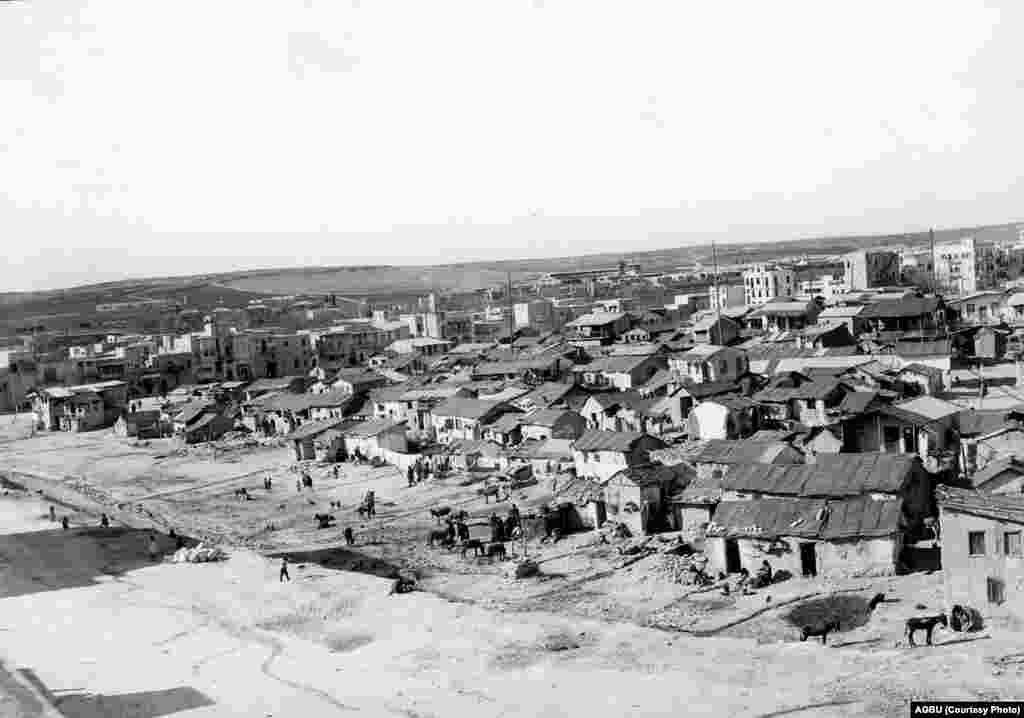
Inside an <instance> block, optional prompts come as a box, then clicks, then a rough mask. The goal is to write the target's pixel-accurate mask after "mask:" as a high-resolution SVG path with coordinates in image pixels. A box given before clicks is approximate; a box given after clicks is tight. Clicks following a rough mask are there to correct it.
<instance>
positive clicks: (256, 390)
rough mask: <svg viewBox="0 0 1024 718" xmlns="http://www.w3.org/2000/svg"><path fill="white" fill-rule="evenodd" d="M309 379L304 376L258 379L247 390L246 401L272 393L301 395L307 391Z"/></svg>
mask: <svg viewBox="0 0 1024 718" xmlns="http://www.w3.org/2000/svg"><path fill="white" fill-rule="evenodd" d="M307 381H308V380H307V379H306V377H304V376H283V377H280V378H277V379H257V380H256V381H254V382H253V383H252V384H250V385H249V386H247V387H246V388H245V400H246V401H247V402H248V401H253V400H254V399H256V398H258V397H260V396H263V395H264V394H270V393H271V392H278V391H281V392H291V393H292V394H301V393H302V392H304V391H305V390H306V384H307Z"/></svg>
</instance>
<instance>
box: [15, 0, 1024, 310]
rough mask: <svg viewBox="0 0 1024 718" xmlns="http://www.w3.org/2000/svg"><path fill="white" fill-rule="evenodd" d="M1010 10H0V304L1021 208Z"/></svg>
mask: <svg viewBox="0 0 1024 718" xmlns="http://www.w3.org/2000/svg"><path fill="white" fill-rule="evenodd" d="M1022 31H1024V4H1022V3H1020V2H1012V1H1010V2H1007V3H1005V4H1002V5H996V4H991V3H984V4H983V3H974V2H967V1H965V0H959V1H957V2H935V1H934V0H931V1H929V2H920V3H916V2H909V1H907V0H901V2H892V1H891V0H887V1H885V2H877V3H873V2H858V3H842V4H840V3H829V2H821V1H820V0H815V1H813V2H806V3H804V2H785V0H773V1H772V2H765V1H764V0H755V1H753V2H745V3H739V2H736V3H730V2H706V1H701V2H683V1H682V0H672V1H669V2H653V1H650V2H645V1H644V0H622V1H621V2H615V3H612V2H601V1H600V0H579V1H578V2H569V1H560V0H533V1H532V2H531V1H529V0H521V1H518V0H517V1H512V0H467V1H466V2H447V1H445V0H431V1H429V2H426V1H424V0H409V1H408V2H379V1H376V0H350V2H348V3H345V2H342V1H341V0H307V1H306V2H293V1H289V0H284V1H283V2H268V1H262V0H255V1H253V0H216V1H215V2H211V1H210V0H203V2H198V1H197V0H176V2H168V3H156V2H141V1H133V2H125V1H124V0H28V1H27V2H3V3H0V237H2V240H0V241H2V243H3V246H4V249H5V252H6V255H7V258H8V261H7V262H6V264H5V265H3V268H2V270H0V271H2V275H0V283H2V284H0V291H4V290H16V289H29V288H49V287H53V286H62V285H67V284H71V283H82V282H85V281H88V280H90V279H93V278H95V279H96V281H101V280H107V279H111V278H117V277H121V276H124V275H126V274H128V275H153V274H171V273H184V272H205V271H211V272H212V271H224V270H229V269H234V268H242V267H253V266H274V265H295V264H313V263H355V262H359V263H365V262H393V263H409V262H442V261H451V260H468V259H481V258H483V259H486V258H499V257H522V256H544V255H548V256H556V255H566V254H569V255H574V254H582V253H585V252H594V251H610V250H630V249H636V250H640V249H653V248H658V247H665V246H674V245H678V244H683V243H692V242H696V241H700V240H704V241H706V240H708V239H710V238H711V237H712V236H715V237H717V238H719V239H720V240H723V241H727V240H729V239H733V240H744V241H750V240H778V239H785V238H793V237H796V236H807V235H817V234H838V233H845V232H899V231H915V230H920V229H923V228H926V227H928V226H929V225H934V226H955V225H958V224H981V223H988V222H1004V221H1011V220H1018V219H1022V218H1024V209H1022V208H1024V181H1022V180H1021V179H1020V178H1021V167H1022V163H1021V159H1022V157H1021V156H1022V148H1024V142H1022V141H1021V135H1022V133H1024V43H1021V41H1020V37H1021V34H1022Z"/></svg>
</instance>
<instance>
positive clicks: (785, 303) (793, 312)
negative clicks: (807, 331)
mask: <svg viewBox="0 0 1024 718" xmlns="http://www.w3.org/2000/svg"><path fill="white" fill-rule="evenodd" d="M820 313H821V307H819V306H818V303H817V302H814V301H807V302H802V301H797V300H794V299H792V298H789V297H778V298H776V299H773V300H771V301H770V302H767V303H766V304H762V305H761V306H760V307H758V308H757V309H755V310H754V311H752V312H751V313H750V314H749V315H748V317H749V318H750V319H760V320H761V323H762V324H761V325H762V327H763V328H764V329H765V330H766V331H767V330H768V329H773V328H774V329H781V330H783V331H790V330H793V329H803V328H804V327H808V326H810V325H811V324H814V321H815V320H816V319H817V318H818V315H819V314H820Z"/></svg>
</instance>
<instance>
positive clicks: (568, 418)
mask: <svg viewBox="0 0 1024 718" xmlns="http://www.w3.org/2000/svg"><path fill="white" fill-rule="evenodd" d="M520 423H521V425H522V431H523V439H538V440H543V439H578V438H579V437H580V436H582V435H583V432H584V431H586V429H587V420H586V419H584V418H583V417H582V416H580V415H579V414H577V413H576V412H575V411H569V410H568V409H540V410H539V411H534V412H532V413H530V414H527V415H525V416H523V417H522V419H521V421H520Z"/></svg>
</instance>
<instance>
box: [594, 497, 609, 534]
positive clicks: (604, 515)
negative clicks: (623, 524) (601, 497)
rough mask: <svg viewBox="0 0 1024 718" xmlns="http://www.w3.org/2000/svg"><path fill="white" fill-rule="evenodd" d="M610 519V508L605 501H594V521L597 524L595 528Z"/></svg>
mask: <svg viewBox="0 0 1024 718" xmlns="http://www.w3.org/2000/svg"><path fill="white" fill-rule="evenodd" d="M607 520H608V510H607V508H606V507H605V505H604V501H595V502H594V523H596V524H597V525H596V526H595V527H594V528H597V529H599V528H601V527H602V526H604V524H605V522H606V521H607Z"/></svg>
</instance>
